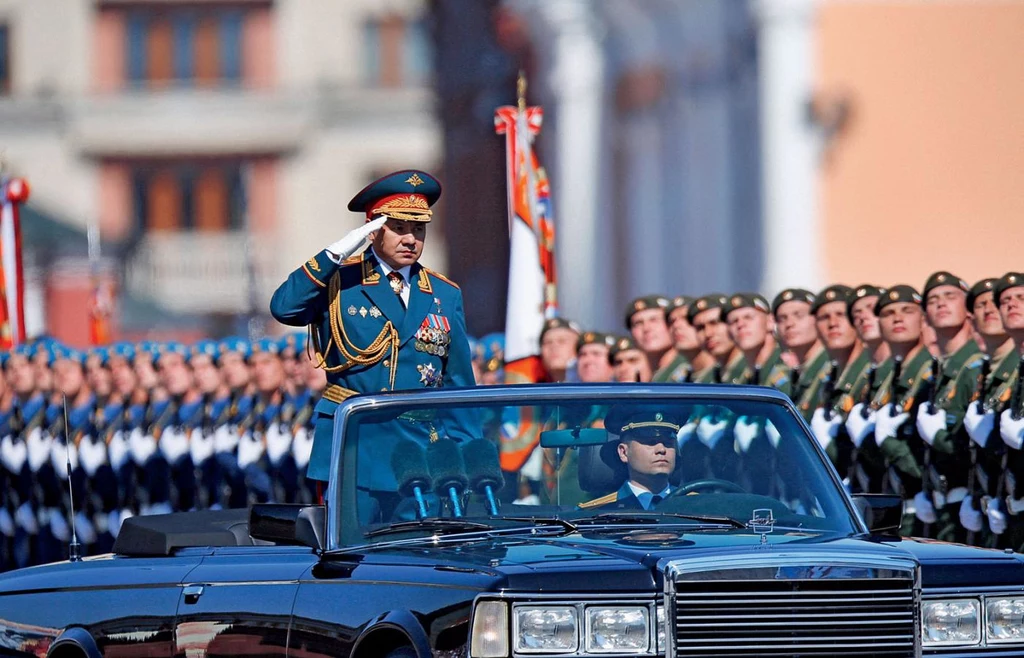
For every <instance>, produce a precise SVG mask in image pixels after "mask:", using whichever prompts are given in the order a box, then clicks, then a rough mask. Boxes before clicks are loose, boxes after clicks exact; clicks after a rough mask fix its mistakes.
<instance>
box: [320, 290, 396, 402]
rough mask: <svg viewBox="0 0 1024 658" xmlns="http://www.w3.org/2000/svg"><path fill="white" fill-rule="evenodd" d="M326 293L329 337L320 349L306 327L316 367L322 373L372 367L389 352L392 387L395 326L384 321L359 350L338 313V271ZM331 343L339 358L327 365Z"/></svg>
mask: <svg viewBox="0 0 1024 658" xmlns="http://www.w3.org/2000/svg"><path fill="white" fill-rule="evenodd" d="M328 294H329V296H330V300H331V303H330V306H329V307H328V311H327V317H328V318H329V319H330V325H331V336H330V338H329V339H328V341H327V346H326V347H325V348H324V349H321V348H320V342H321V338H320V331H319V330H318V329H317V327H316V326H314V325H310V326H309V329H310V338H311V339H312V340H311V341H310V342H311V343H312V345H313V354H314V355H315V356H316V367H317V368H320V369H321V370H323V371H324V372H344V371H345V370H348V369H349V368H351V367H353V366H372V365H374V364H376V363H379V362H381V361H382V360H383V359H384V357H385V356H387V355H388V353H389V352H390V353H391V355H392V358H391V365H390V367H389V370H390V376H389V380H388V381H389V383H390V388H392V389H394V387H395V373H396V372H397V367H398V344H399V341H398V330H397V329H396V328H395V325H394V324H392V322H391V321H390V320H389V321H388V322H386V323H385V324H384V328H383V329H381V330H380V333H379V334H377V337H376V338H375V339H374V340H373V342H372V343H370V345H369V347H367V348H365V349H361V348H359V347H357V346H356V345H354V344H353V343H352V341H351V340H349V337H348V334H347V333H346V332H345V322H344V319H343V318H342V316H341V275H340V274H338V273H335V275H334V276H333V277H331V281H330V285H329V287H328ZM332 346H334V347H336V348H337V350H338V353H339V354H340V355H341V357H342V358H341V364H340V365H336V366H329V365H327V354H329V353H330V351H331V347H332Z"/></svg>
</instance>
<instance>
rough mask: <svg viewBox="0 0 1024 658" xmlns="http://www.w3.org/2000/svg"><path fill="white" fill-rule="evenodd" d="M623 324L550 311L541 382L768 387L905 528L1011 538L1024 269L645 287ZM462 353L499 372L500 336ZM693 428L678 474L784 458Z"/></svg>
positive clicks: (1021, 420)
mask: <svg viewBox="0 0 1024 658" xmlns="http://www.w3.org/2000/svg"><path fill="white" fill-rule="evenodd" d="M624 326H625V329H626V330H627V331H628V334H626V335H614V334H607V333H602V332H594V331H581V330H580V328H579V327H577V326H576V325H575V324H574V323H572V322H568V321H566V320H564V319H554V320H550V321H549V322H548V324H547V325H546V326H545V328H544V332H543V333H542V335H541V357H542V360H543V362H544V365H545V368H546V370H547V371H548V372H549V373H554V375H553V376H552V377H551V380H552V381H584V382H607V381H639V382H695V383H724V384H742V385H758V386H769V387H773V388H775V389H778V390H779V391H782V392H784V393H785V394H787V395H788V396H790V398H792V400H793V401H794V402H795V404H796V405H797V407H798V409H799V410H800V413H801V414H802V415H803V417H804V419H805V421H806V422H807V424H808V425H809V427H810V429H811V431H812V433H813V434H814V436H815V438H816V440H817V441H818V443H819V444H820V445H821V447H822V448H823V449H824V450H825V452H826V454H827V455H828V456H829V458H830V459H831V460H832V462H833V464H834V465H835V467H836V469H837V471H838V473H839V475H840V476H841V477H842V478H843V481H844V483H845V485H846V486H847V487H848V489H849V490H850V491H852V492H865V493H894V494H898V495H900V496H902V497H903V498H904V500H905V506H904V510H905V516H904V523H903V527H902V533H903V534H905V535H913V536H918V537H932V538H936V539H941V540H948V541H960V542H966V543H972V544H978V545H983V546H990V547H998V548H1012V549H1014V550H1021V549H1022V547H1024V514H1021V512H1024V479H1022V478H1024V394H1022V370H1024V360H1022V358H1021V354H1022V350H1024V274H1021V273H1016V272H1010V273H1007V274H1005V275H1003V276H1001V277H999V278H987V279H983V280H981V281H978V282H977V283H975V284H974V285H969V284H968V283H967V282H966V281H964V280H963V279H962V278H960V277H958V276H955V275H954V274H952V273H950V272H936V273H934V274H933V275H931V276H930V277H928V279H927V281H925V283H924V286H923V288H921V289H920V291H919V290H918V289H916V288H914V287H912V286H909V285H896V286H891V287H888V288H884V287H881V286H876V285H868V284H865V285H860V286H857V287H855V288H851V287H848V286H845V285H831V286H828V287H826V288H825V289H824V290H821V291H819V292H817V293H813V292H811V291H808V290H803V289H797V288H793V289H787V290H783V291H781V292H780V293H778V295H776V296H775V298H774V299H773V300H772V301H771V302H769V301H768V300H767V299H766V298H765V297H763V296H761V295H759V294H752V293H738V294H732V295H724V294H717V293H716V294H709V295H704V296H702V297H697V298H691V297H686V296H680V297H676V298H674V299H670V298H668V297H662V296H658V295H652V296H646V297H641V298H639V299H636V300H633V301H632V302H630V304H629V306H628V307H627V308H626V312H625V316H624ZM569 345H571V347H566V346H569ZM475 349H476V351H477V358H476V359H475V363H477V364H480V365H479V366H478V367H479V368H480V372H479V374H478V377H477V379H478V381H481V382H486V381H488V379H491V380H493V381H500V380H501V376H500V368H501V358H500V355H501V336H500V335H492V336H486V337H484V338H483V339H482V340H481V341H480V342H479V343H478V344H477V346H476V347H475ZM567 362H571V363H572V366H571V367H569V368H566V366H565V364H566V363H567ZM492 372H494V373H495V374H493V375H492V374H491V373H492ZM703 425H704V424H701V425H698V428H697V430H698V431H697V435H698V437H699V439H700V440H701V441H703V442H704V443H705V446H703V448H701V446H700V441H691V442H689V443H688V444H687V445H682V444H681V445H680V448H679V449H680V452H679V461H680V462H681V464H682V467H683V469H684V470H686V469H687V468H690V467H695V466H696V465H699V463H705V464H710V465H711V466H710V467H709V472H710V473H711V474H712V475H714V471H715V465H716V464H719V465H720V464H726V463H733V462H735V461H736V455H734V454H733V453H737V452H744V453H745V455H744V456H745V457H747V459H746V462H748V463H766V464H767V463H775V462H774V461H773V460H774V457H773V453H779V454H781V453H780V451H779V450H778V441H779V437H774V439H775V440H774V441H760V440H757V439H758V438H763V437H747V435H748V434H749V432H744V431H738V430H742V429H747V428H733V429H734V431H733V436H734V437H736V439H735V442H726V441H717V440H716V439H718V438H720V437H721V436H723V435H727V431H728V429H727V428H716V431H715V432H702V431H701V430H702V428H703ZM707 425H708V426H709V427H711V426H712V425H714V424H710V423H709V424H707ZM684 429H685V428H684ZM705 434H706V436H705ZM743 437H746V438H745V439H744V440H741V438H743ZM680 440H681V442H682V441H683V440H684V437H682V436H681V437H680ZM783 440H784V439H783ZM693 446H697V449H696V451H694V450H690V448H691V447H693ZM752 450H759V451H761V456H760V457H759V458H757V459H750V458H749V457H750V454H751V451H752ZM715 451H718V452H715ZM689 453H692V454H689ZM783 466H784V465H781V464H780V465H779V467H780V468H782V467H783ZM543 479H544V478H543V476H540V478H539V480H540V481H543ZM1018 481H1020V482H1021V485H1022V488H1020V489H1018V487H1017V483H1018ZM534 488H535V489H537V490H539V491H540V492H541V493H543V490H544V486H543V484H541V485H540V486H535V487H534Z"/></svg>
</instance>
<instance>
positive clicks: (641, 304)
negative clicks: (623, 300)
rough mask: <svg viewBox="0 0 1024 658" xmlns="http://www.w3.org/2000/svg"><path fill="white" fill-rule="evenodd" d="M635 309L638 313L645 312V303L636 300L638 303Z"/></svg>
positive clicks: (634, 306) (634, 305)
mask: <svg viewBox="0 0 1024 658" xmlns="http://www.w3.org/2000/svg"><path fill="white" fill-rule="evenodd" d="M633 308H634V309H636V310H637V311H642V310H644V308H645V305H644V302H643V300H642V299H638V300H636V303H635V304H633Z"/></svg>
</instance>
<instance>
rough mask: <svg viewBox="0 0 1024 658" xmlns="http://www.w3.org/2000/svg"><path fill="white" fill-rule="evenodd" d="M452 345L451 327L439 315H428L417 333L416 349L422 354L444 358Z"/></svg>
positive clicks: (446, 320) (443, 317) (444, 318)
mask: <svg viewBox="0 0 1024 658" xmlns="http://www.w3.org/2000/svg"><path fill="white" fill-rule="evenodd" d="M450 344H451V325H450V324H449V322H448V318H446V317H445V316H443V315H441V314H439V313H428V314H427V317H425V318H424V319H423V324H421V325H420V328H419V329H418V330H417V331H416V342H415V347H416V349H417V350H418V351H420V352H426V353H427V354H434V355H436V356H440V357H443V356H445V355H447V354H448V346H449V345H450Z"/></svg>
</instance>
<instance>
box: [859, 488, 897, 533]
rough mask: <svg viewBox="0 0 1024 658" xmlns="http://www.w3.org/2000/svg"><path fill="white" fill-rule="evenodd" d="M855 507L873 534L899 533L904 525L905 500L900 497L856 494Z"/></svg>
mask: <svg viewBox="0 0 1024 658" xmlns="http://www.w3.org/2000/svg"><path fill="white" fill-rule="evenodd" d="M853 505H854V507H856V508H857V511H858V512H859V513H860V516H861V518H863V519H864V523H866V524H867V526H868V530H870V531H871V533H872V534H878V535H884V534H887V533H891V532H894V531H898V530H899V529H900V525H901V524H902V523H903V499H902V498H901V497H900V496H894V495H892V494H854V496H853Z"/></svg>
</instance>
